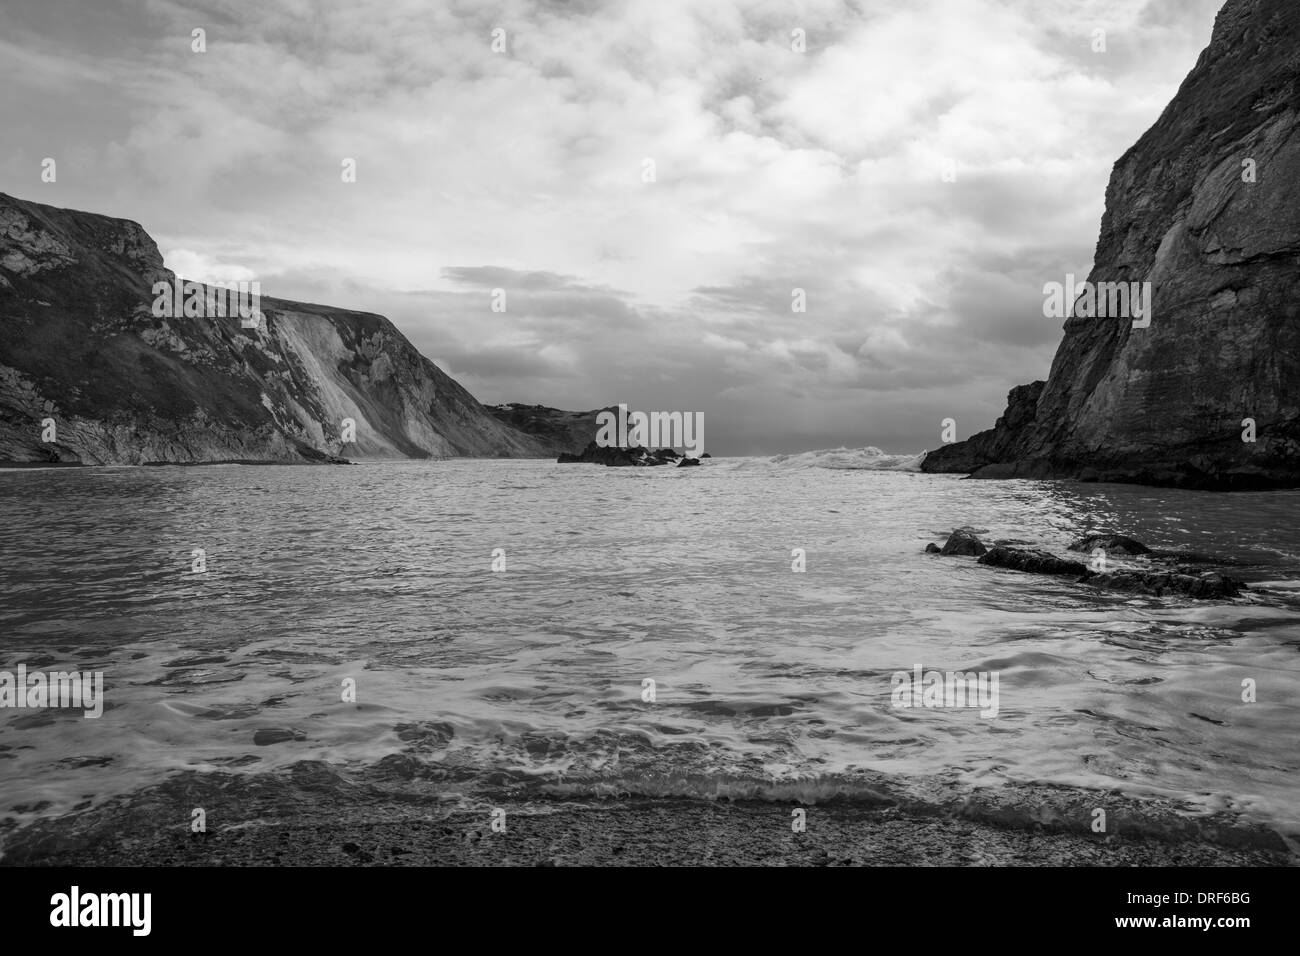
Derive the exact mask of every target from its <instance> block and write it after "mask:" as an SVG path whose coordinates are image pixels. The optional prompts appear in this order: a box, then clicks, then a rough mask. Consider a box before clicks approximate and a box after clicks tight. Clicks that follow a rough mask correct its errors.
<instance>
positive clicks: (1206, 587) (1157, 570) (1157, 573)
mask: <svg viewBox="0 0 1300 956" xmlns="http://www.w3.org/2000/svg"><path fill="white" fill-rule="evenodd" d="M1108 548H1109V549H1111V551H1108V550H1107V549H1108ZM925 550H926V553H927V554H938V555H942V556H944V557H953V556H965V557H976V558H978V561H977V562H976V563H977V564H983V565H986V566H988V567H994V568H1004V569H1006V570H1008V571H1018V572H1021V573H1024V574H1040V575H1048V576H1054V577H1070V578H1074V579H1075V583H1077V584H1087V585H1089V586H1091V587H1096V588H1102V589H1105V590H1110V591H1124V592H1128V593H1131V594H1147V595H1151V596H1153V597H1165V596H1169V595H1175V594H1179V595H1183V596H1185V597H1190V598H1197V599H1201V600H1223V599H1230V598H1235V597H1238V596H1240V594H1241V592H1242V591H1244V590H1247V585H1246V583H1245V582H1244V581H1242V580H1240V579H1238V578H1234V577H1231V576H1229V575H1227V574H1224V573H1223V572H1222V571H1214V570H1211V571H1205V570H1202V569H1200V568H1196V567H1192V566H1189V565H1196V564H1202V563H1220V564H1231V563H1233V562H1231V561H1216V559H1214V558H1213V557H1212V556H1209V555H1204V554H1196V553H1192V552H1178V551H1153V550H1151V549H1150V548H1148V547H1147V546H1146V545H1144V544H1143V543H1142V542H1140V541H1137V540H1135V539H1134V538H1130V537H1128V536H1127V535H1122V534H1092V535H1088V536H1086V537H1083V538H1080V539H1078V540H1077V541H1075V542H1074V543H1073V544H1071V545H1070V546H1069V550H1071V551H1088V552H1090V553H1091V554H1092V556H1093V563H1092V564H1090V565H1086V564H1084V563H1083V562H1082V561H1076V560H1074V559H1073V558H1063V557H1060V556H1059V555H1055V554H1051V553H1049V552H1047V551H1042V550H1039V549H1036V548H1025V547H1016V546H1014V545H1013V544H1012V543H1010V542H997V543H995V544H994V546H993V547H992V548H988V547H986V546H985V545H984V543H983V542H982V541H980V539H979V538H978V537H977V536H976V535H975V533H974V532H973V531H972V530H971V529H969V528H958V529H957V530H955V531H953V533H952V534H951V535H949V536H948V540H947V542H946V543H945V544H944V546H943V547H942V548H940V547H939V546H938V545H936V544H934V543H933V542H932V543H930V544H928V545H926V547H925ZM1112 551H1113V552H1117V553H1119V554H1121V555H1124V556H1125V557H1126V558H1131V559H1135V560H1134V561H1133V562H1132V564H1131V565H1129V566H1125V567H1117V568H1110V567H1109V565H1108V564H1107V561H1108V555H1109V554H1111V552H1112Z"/></svg>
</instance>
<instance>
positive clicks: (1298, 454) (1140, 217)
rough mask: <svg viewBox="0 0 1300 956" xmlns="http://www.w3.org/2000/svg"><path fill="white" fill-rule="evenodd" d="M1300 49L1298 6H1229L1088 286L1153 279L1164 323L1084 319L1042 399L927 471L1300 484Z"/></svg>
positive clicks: (1162, 122)
mask: <svg viewBox="0 0 1300 956" xmlns="http://www.w3.org/2000/svg"><path fill="white" fill-rule="evenodd" d="M1298 50H1300V4H1296V3H1295V2H1294V0H1229V2H1228V3H1227V4H1226V5H1225V6H1224V7H1223V9H1222V10H1221V11H1220V13H1219V16H1218V18H1217V20H1216V23H1215V28H1214V34H1213V38H1212V40H1211V43H1210V46H1209V47H1208V48H1207V49H1206V50H1205V52H1204V53H1202V54H1201V58H1200V60H1199V61H1198V62H1197V64H1196V67H1195V69H1193V70H1192V72H1191V74H1190V75H1189V76H1188V77H1187V79H1186V81H1185V82H1184V83H1183V85H1182V87H1181V88H1180V90H1179V91H1178V94H1177V96H1176V97H1175V98H1174V100H1173V102H1172V103H1170V105H1169V107H1168V108H1167V109H1166V110H1165V112H1164V114H1163V115H1162V116H1161V117H1160V119H1159V120H1158V121H1157V123H1156V124H1155V126H1153V127H1152V128H1151V129H1150V130H1149V131H1148V132H1147V133H1146V135H1144V136H1143V137H1142V139H1141V140H1139V141H1138V143H1137V145H1135V146H1134V147H1133V148H1132V149H1130V150H1129V151H1128V152H1127V153H1126V154H1125V155H1124V156H1123V157H1121V159H1120V160H1119V162H1118V163H1116V165H1115V169H1114V172H1113V173H1112V176H1111V180H1110V184H1109V186H1108V188H1107V191H1106V213H1105V217H1104V218H1103V220H1102V225H1101V235H1100V238H1099V239H1098V242H1097V252H1096V259H1095V263H1094V266H1093V270H1092V273H1091V275H1090V276H1089V281H1090V282H1093V283H1100V282H1147V281H1149V282H1151V283H1152V286H1153V292H1154V313H1153V315H1152V317H1151V321H1150V326H1149V327H1147V328H1134V327H1133V323H1132V321H1131V320H1130V319H1125V318H1114V317H1111V318H1082V317H1078V316H1074V317H1072V318H1070V319H1069V320H1068V321H1067V322H1066V324H1065V336H1064V339H1063V340H1062V342H1061V345H1060V347H1059V349H1058V351H1057V354H1056V358H1055V360H1054V361H1053V363H1052V369H1051V373H1050V375H1049V377H1048V380H1047V383H1046V385H1044V386H1043V387H1042V388H1041V391H1040V392H1039V394H1038V395H1037V396H1034V394H1033V392H1032V390H1033V389H1034V388H1035V386H1024V389H1030V390H1031V391H1022V390H1016V391H1014V392H1013V393H1012V397H1011V405H1010V407H1009V408H1008V411H1007V414H1006V416H1004V418H1003V419H1001V420H1000V421H999V422H998V424H997V425H996V426H995V427H994V428H993V429H992V430H990V431H987V432H983V433H981V434H979V435H976V436H974V437H973V438H971V439H970V440H968V441H965V442H961V443H958V444H955V445H949V446H945V447H944V448H940V449H938V450H936V451H934V452H931V453H930V454H929V455H928V456H927V457H926V459H925V461H924V463H923V464H922V468H923V470H925V471H928V472H967V473H971V474H972V475H973V476H974V477H986V478H1079V479H1083V480H1094V481H1125V482H1138V483H1143V484H1158V485H1176V486H1182V487H1192V488H1215V489H1228V490H1231V489H1247V488H1268V487H1294V486H1298V485H1300V53H1298V52H1297V51H1298ZM1252 170H1253V178H1254V181H1253V182H1252V181H1249V180H1250V179H1251V178H1252V177H1251V175H1250V174H1251V171H1252ZM1050 278H1053V279H1057V280H1059V279H1061V278H1063V277H1050ZM1031 400H1032V405H1033V407H1032V410H1031V409H1030V408H1029V404H1030V402H1031ZM1246 419H1252V420H1253V422H1254V429H1255V435H1254V437H1255V439H1256V440H1255V441H1254V442H1248V441H1244V440H1243V434H1244V433H1245V432H1246V428H1247V426H1246V425H1245V424H1244V422H1245V420H1246Z"/></svg>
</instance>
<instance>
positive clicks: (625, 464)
mask: <svg viewBox="0 0 1300 956" xmlns="http://www.w3.org/2000/svg"><path fill="white" fill-rule="evenodd" d="M678 459H680V461H679V460H678ZM556 461H557V462H559V463H560V464H561V465H604V466H605V467H607V468H652V467H655V466H657V465H670V464H672V463H673V462H674V461H676V462H677V467H678V468H683V467H690V466H692V465H698V464H699V463H700V461H699V459H698V458H685V457H683V456H682V455H679V454H678V453H677V452H675V451H673V449H671V448H660V449H659V450H658V451H653V452H652V451H651V450H650V449H648V448H642V447H641V446H639V445H638V446H636V447H633V448H621V447H618V446H616V445H600V444H597V443H596V442H594V441H592V442H588V443H587V447H586V448H584V449H583V450H582V451H581V452H579V453H577V454H572V453H570V452H562V453H561V454H560V457H559V458H557V459H556Z"/></svg>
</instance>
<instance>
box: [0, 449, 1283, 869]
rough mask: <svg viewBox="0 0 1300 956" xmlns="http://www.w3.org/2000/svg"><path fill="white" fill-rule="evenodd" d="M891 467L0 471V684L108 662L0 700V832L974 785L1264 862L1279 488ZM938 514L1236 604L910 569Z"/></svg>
mask: <svg viewBox="0 0 1300 956" xmlns="http://www.w3.org/2000/svg"><path fill="white" fill-rule="evenodd" d="M918 462H919V458H918V457H916V456H891V455H886V454H884V453H883V452H881V451H879V450H878V449H874V448H867V449H836V450H829V451H820V452H809V453H806V454H800V455H785V456H778V457H775V458H730V459H727V458H719V459H709V460H706V461H705V462H704V463H703V464H702V466H701V467H698V468H674V467H658V468H605V467H601V466H594V465H559V464H555V463H553V462H550V461H519V460H447V461H362V462H359V463H357V464H354V465H352V466H349V467H344V466H337V467H323V466H322V467H313V466H296V467H295V466H269V465H268V466H241V465H214V466H192V467H182V466H161V467H101V468H58V469H23V470H11V471H0V671H8V672H10V673H16V670H17V668H18V667H19V665H22V666H24V667H25V668H26V670H27V671H28V672H31V671H46V672H48V671H78V672H81V673H83V674H90V673H94V672H99V673H102V679H103V700H102V713H101V715H100V716H98V717H87V716H86V715H85V712H84V711H83V710H82V709H78V708H72V707H45V708H26V707H12V706H10V707H0V820H3V821H4V822H5V825H6V828H8V829H10V830H12V829H13V828H16V827H21V826H24V825H26V824H28V823H31V822H33V821H36V820H49V819H50V818H57V817H59V816H62V815H64V814H68V813H71V812H74V811H77V810H83V809H86V808H90V807H96V806H99V805H102V804H103V803H104V802H105V801H109V800H111V799H113V798H114V797H120V796H123V795H128V794H132V793H135V792H138V791H141V790H143V789H145V788H148V787H151V786H154V785H156V784H159V783H161V782H163V781H164V780H166V779H168V778H169V777H170V776H172V775H176V774H180V773H190V774H195V775H197V779H199V780H203V779H209V778H210V779H211V780H213V781H214V786H215V785H216V783H215V781H219V780H223V779H228V777H229V775H231V774H237V775H247V774H259V775H266V774H270V775H285V774H288V773H290V771H291V768H293V767H294V766H295V765H296V764H299V763H300V762H302V761H320V762H324V763H326V764H328V765H329V766H330V767H332V768H333V769H335V770H336V771H337V774H336V775H334V776H332V777H331V778H330V779H334V780H337V781H340V783H339V785H340V786H342V785H345V784H346V782H348V781H365V780H366V779H367V778H368V777H369V776H371V775H374V774H376V773H377V772H378V770H377V768H379V767H381V766H383V765H384V763H383V762H384V761H390V762H391V761H392V760H393V759H394V755H398V756H399V757H401V758H402V759H404V760H408V761H413V762H415V763H416V764H417V765H418V766H420V767H423V768H426V769H428V770H429V771H430V772H429V773H424V774H419V775H416V776H415V777H414V778H413V779H412V780H411V782H410V786H411V787H412V788H415V789H413V791H412V793H411V794H410V795H409V796H410V798H411V799H427V800H429V801H431V802H436V803H437V804H438V805H440V806H447V805H450V806H467V807H473V806H476V805H483V806H490V805H491V804H492V803H493V802H494V801H497V800H500V799H501V798H502V795H503V794H504V795H507V796H509V797H510V798H511V799H512V800H513V801H514V802H515V803H516V804H519V805H523V806H525V807H527V806H530V805H535V806H536V807H537V808H538V812H544V809H545V807H547V806H548V805H553V804H554V803H555V801H589V800H620V799H627V798H633V797H654V796H673V797H685V798H696V799H700V800H737V799H745V800H771V801H799V802H802V803H806V804H817V803H822V802H832V801H848V802H853V801H864V802H870V801H879V800H880V799H882V798H884V797H888V799H890V800H895V801H901V802H910V803H912V804H914V805H917V806H928V807H933V808H935V812H955V811H954V808H957V807H961V806H967V805H969V804H970V802H971V800H972V799H973V798H977V799H978V800H982V801H983V802H985V803H988V804H989V805H996V806H997V807H998V814H999V817H998V819H999V820H1000V821H1001V822H1002V823H1003V824H1004V825H1023V826H1027V827H1028V826H1035V825H1039V824H1041V823H1042V822H1043V819H1044V810H1043V794H1044V793H1045V792H1047V793H1055V794H1067V795H1070V799H1071V800H1073V802H1074V803H1076V804H1077V805H1078V806H1080V807H1085V808H1086V807H1088V806H1092V805H1093V804H1096V805H1099V806H1100V805H1107V804H1106V803H1105V801H1107V800H1122V801H1124V803H1125V805H1126V806H1129V807H1130V808H1132V807H1137V808H1139V809H1138V810H1136V811H1135V810H1132V809H1130V810H1129V811H1127V812H1128V813H1129V814H1130V816H1131V815H1132V814H1133V813H1137V814H1139V815H1140V814H1141V813H1142V812H1143V811H1142V810H1141V808H1142V807H1147V806H1149V807H1151V808H1153V809H1152V820H1154V819H1156V818H1157V816H1158V817H1159V819H1162V820H1167V819H1168V818H1169V817H1170V814H1173V815H1174V817H1176V819H1177V821H1178V827H1181V828H1182V829H1181V830H1179V832H1182V833H1185V834H1187V835H1189V836H1192V837H1194V836H1196V835H1197V834H1199V833H1200V831H1199V830H1198V821H1210V820H1213V821H1215V826H1216V827H1221V825H1222V822H1223V821H1224V820H1229V821H1233V822H1234V823H1235V824H1238V825H1240V826H1241V827H1242V828H1244V829H1245V830H1247V831H1251V832H1259V833H1264V834H1268V835H1270V836H1269V839H1272V838H1273V836H1271V835H1276V837H1277V838H1278V839H1281V840H1282V841H1284V842H1285V843H1287V844H1288V845H1289V846H1290V847H1291V849H1292V851H1293V852H1294V850H1295V847H1296V841H1300V799H1298V798H1300V733H1297V731H1298V730H1300V655H1298V654H1297V651H1300V538H1297V531H1298V529H1300V521H1298V520H1297V519H1298V518H1300V492H1297V491H1276V492H1267V493H1243V494H1216V493H1208V492H1194V491H1182V490H1171V489H1159V488H1145V487H1138V486H1123V485H1104V484H1080V483H1075V482H1064V481H1052V482H1046V481H1001V482H990V481H970V480H962V479H961V478H958V477H955V476H946V475H926V474H922V473H920V472H919V470H918ZM958 527H969V528H972V529H974V530H975V531H976V532H977V533H978V534H979V536H980V537H981V538H982V539H983V540H985V541H986V542H990V543H991V542H993V541H996V540H1010V541H1014V542H1018V543H1021V544H1023V545H1025V546H1032V547H1038V548H1043V549H1047V550H1051V551H1053V552H1056V553H1061V554H1064V553H1066V551H1065V549H1066V547H1067V546H1068V545H1069V544H1070V542H1072V541H1073V540H1075V539H1076V538H1078V537H1080V536H1081V535H1083V534H1085V533H1089V532H1094V531H1113V532H1119V533H1124V534H1128V535H1131V536H1133V537H1136V538H1138V539H1139V540H1141V541H1143V542H1145V543H1146V544H1148V545H1150V546H1151V547H1153V548H1164V549H1179V550H1187V551H1195V552H1200V553H1205V554H1210V555H1214V556H1215V557H1216V558H1220V559H1225V560H1228V561H1231V562H1234V568H1233V572H1232V573H1234V574H1236V575H1237V576H1239V577H1241V578H1243V579H1244V580H1246V581H1247V582H1248V583H1249V585H1250V590H1249V591H1248V592H1246V593H1245V594H1244V595H1243V596H1242V597H1241V598H1238V599H1236V600H1217V601H1203V600H1191V599H1186V598H1181V597H1151V596H1141V595H1133V594H1125V593H1116V592H1106V591H1102V590H1099V589H1096V588H1093V587H1090V586H1088V585H1086V584H1079V583H1076V582H1075V581H1074V580H1072V579H1071V578H1060V577H1044V576H1038V575H1030V574H1022V573H1017V572H1014V571H1009V570H1004V569H997V568H991V567H987V566H983V565H979V564H977V563H976V561H975V560H974V559H973V558H969V557H940V556H938V555H935V554H931V553H926V552H925V546H926V545H927V544H929V543H932V542H933V543H936V544H942V543H943V542H944V540H945V539H946V538H947V536H948V534H949V533H950V532H951V531H952V530H953V529H954V528H958ZM1076 557H1078V556H1077V555H1076ZM1083 557H1084V559H1085V560H1086V559H1087V556H1086V555H1085V556H1083ZM1114 560H1116V561H1122V558H1120V557H1118V556H1117V557H1115V558H1114ZM930 672H937V673H939V674H940V675H944V674H949V673H954V672H957V673H965V674H970V673H971V672H974V673H975V674H979V675H984V676H986V677H990V678H991V677H994V676H995V677H996V688H997V694H998V700H997V707H996V713H995V714H990V713H988V711H989V710H991V708H988V707H985V708H983V709H982V710H983V712H982V710H981V708H979V707H972V706H966V705H965V704H964V702H962V701H961V700H960V699H958V700H957V701H955V702H954V703H953V705H952V706H949V703H950V702H949V701H947V700H946V699H940V700H938V701H932V703H934V704H936V705H935V706H924V705H923V699H922V698H921V697H919V696H918V697H916V698H913V697H912V696H911V694H910V693H909V692H908V691H906V690H904V691H902V692H900V691H899V687H900V681H903V680H904V678H906V679H907V680H908V681H911V680H912V679H913V677H914V675H917V674H928V673H930ZM905 686H906V685H905ZM11 702H12V699H11ZM918 702H920V703H921V704H922V705H917V704H918ZM966 703H968V702H966ZM904 704H911V705H913V706H904ZM407 776H410V775H409V774H408V775H407ZM1103 797H1104V799H1103ZM1157 808H1158V811H1159V813H1158V814H1157V812H1156V810H1157ZM1175 829H1177V828H1175ZM1216 832H1217V831H1216ZM2 842H3V841H2V839H0V844H2ZM0 849H2V846H0Z"/></svg>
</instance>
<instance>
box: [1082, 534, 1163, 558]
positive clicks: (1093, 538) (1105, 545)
mask: <svg viewBox="0 0 1300 956" xmlns="http://www.w3.org/2000/svg"><path fill="white" fill-rule="evenodd" d="M1097 548H1101V549H1102V550H1103V551H1105V552H1107V553H1108V554H1109V553H1111V552H1119V553H1121V554H1130V555H1132V554H1150V553H1151V549H1150V548H1148V547H1147V546H1146V545H1145V544H1143V543H1142V542H1141V541H1138V540H1136V539H1134V538H1130V537H1128V536H1127V535H1122V534H1092V535H1088V536H1087V537H1086V538H1080V539H1079V540H1078V541H1076V542H1074V543H1073V544H1072V545H1070V550H1071V551H1083V552H1086V553H1088V554H1091V553H1092V552H1093V551H1095V550H1096V549H1097Z"/></svg>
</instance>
